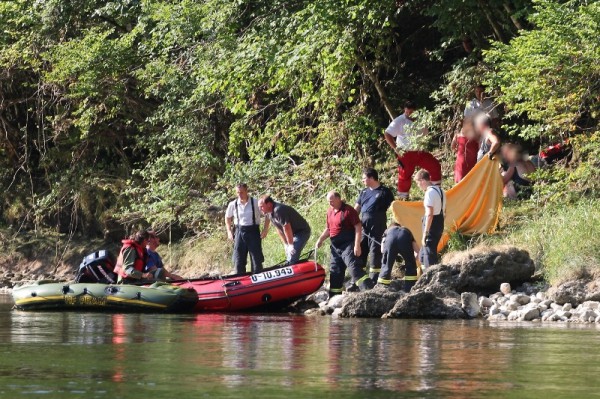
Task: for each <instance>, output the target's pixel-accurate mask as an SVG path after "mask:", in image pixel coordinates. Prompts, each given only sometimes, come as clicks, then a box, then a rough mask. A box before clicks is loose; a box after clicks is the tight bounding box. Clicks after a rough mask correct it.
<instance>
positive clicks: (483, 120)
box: [474, 113, 500, 162]
mask: <svg viewBox="0 0 600 399" xmlns="http://www.w3.org/2000/svg"><path fill="white" fill-rule="evenodd" d="M474 124H475V132H476V133H477V134H478V135H479V137H480V139H479V152H477V162H479V161H480V160H481V158H483V157H484V156H485V155H487V156H488V158H489V159H494V155H495V154H496V152H498V150H499V149H500V138H498V135H496V133H495V132H494V130H493V129H492V120H491V119H490V117H489V115H487V114H483V113H482V114H478V115H477V116H476V117H475V123H474Z"/></svg>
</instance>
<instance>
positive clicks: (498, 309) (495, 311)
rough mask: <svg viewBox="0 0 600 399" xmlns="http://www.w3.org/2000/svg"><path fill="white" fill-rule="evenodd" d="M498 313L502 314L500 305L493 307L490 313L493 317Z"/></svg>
mask: <svg viewBox="0 0 600 399" xmlns="http://www.w3.org/2000/svg"><path fill="white" fill-rule="evenodd" d="M498 313H500V307H499V306H498V305H492V307H491V308H490V311H489V314H490V316H493V315H495V314H498Z"/></svg>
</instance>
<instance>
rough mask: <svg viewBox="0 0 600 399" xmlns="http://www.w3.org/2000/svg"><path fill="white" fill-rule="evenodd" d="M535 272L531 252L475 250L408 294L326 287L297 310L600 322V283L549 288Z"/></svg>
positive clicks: (300, 303)
mask: <svg viewBox="0 0 600 399" xmlns="http://www.w3.org/2000/svg"><path fill="white" fill-rule="evenodd" d="M534 273H535V267H534V265H533V261H532V260H531V258H530V257H529V254H528V253H527V252H526V251H523V250H520V249H518V248H514V247H497V248H487V249H476V250H472V251H466V252H463V253H457V254H454V255H452V256H450V257H448V258H447V259H445V260H444V262H443V263H442V264H440V265H437V266H434V267H432V268H430V269H429V270H427V271H426V272H425V273H424V274H423V276H422V277H421V278H420V279H419V281H418V282H417V284H416V285H415V286H414V287H413V289H412V290H411V291H410V292H409V293H405V292H402V291H400V290H399V289H398V288H397V287H396V286H394V285H392V286H391V287H389V288H387V289H386V288H380V287H376V288H375V289H374V290H372V291H367V292H359V293H351V292H345V293H344V294H343V295H338V296H334V297H332V298H329V297H328V294H327V291H326V290H325V289H322V290H320V291H318V292H316V293H314V294H312V295H310V296H309V297H307V298H306V299H304V300H302V301H298V302H297V303H296V304H294V306H293V308H292V309H293V310H294V311H297V312H300V313H304V314H305V315H311V316H312V315H321V316H325V315H331V316H332V317H342V318H352V317H362V318H364V317H370V318H400V319H475V318H482V319H486V320H489V321H491V322H493V321H527V322H575V323H600V280H598V281H596V280H594V279H593V278H592V277H591V276H588V277H585V276H584V277H582V278H580V279H578V280H573V281H568V282H565V283H563V284H561V285H559V286H557V287H548V286H547V285H546V284H544V283H543V282H542V281H538V280H539V279H538V278H536V276H535V275H534ZM512 287H515V288H514V289H513V288H512Z"/></svg>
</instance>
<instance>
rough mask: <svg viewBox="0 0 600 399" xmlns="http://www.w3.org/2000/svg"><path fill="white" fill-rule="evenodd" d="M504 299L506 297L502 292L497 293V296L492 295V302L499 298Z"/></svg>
mask: <svg viewBox="0 0 600 399" xmlns="http://www.w3.org/2000/svg"><path fill="white" fill-rule="evenodd" d="M502 297H504V294H503V293H501V292H496V293H495V294H492V295H490V299H491V300H492V301H496V300H498V298H502Z"/></svg>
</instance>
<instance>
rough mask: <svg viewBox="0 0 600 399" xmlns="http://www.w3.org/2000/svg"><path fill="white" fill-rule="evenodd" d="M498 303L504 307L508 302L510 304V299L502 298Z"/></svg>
mask: <svg viewBox="0 0 600 399" xmlns="http://www.w3.org/2000/svg"><path fill="white" fill-rule="evenodd" d="M496 302H498V304H500V305H504V304H505V303H506V302H508V298H506V297H501V298H498V300H497V301H496Z"/></svg>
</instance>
